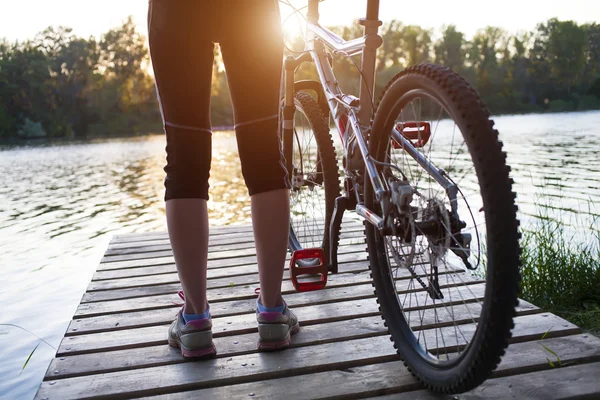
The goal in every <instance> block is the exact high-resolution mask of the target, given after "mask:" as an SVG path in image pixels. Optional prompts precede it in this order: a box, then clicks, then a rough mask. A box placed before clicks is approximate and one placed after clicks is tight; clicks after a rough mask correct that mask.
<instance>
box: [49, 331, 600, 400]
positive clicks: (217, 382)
mask: <svg viewBox="0 0 600 400" xmlns="http://www.w3.org/2000/svg"><path fill="white" fill-rule="evenodd" d="M594 342H595V343H594V345H593V350H592V351H593V352H594V353H595V354H596V355H589V354H587V353H584V352H583V351H582V346H578V347H575V346H574V342H573V341H570V342H569V345H568V347H567V349H566V351H565V352H562V354H566V356H564V358H563V360H565V362H567V361H570V360H580V359H581V354H582V353H584V355H587V356H588V357H597V354H598V347H597V346H598V341H597V340H595V341H594ZM544 344H545V345H546V346H553V347H552V348H553V349H554V348H557V349H558V346H557V343H555V342H554V341H552V342H551V340H546V339H545V340H544ZM586 348H587V349H589V348H590V346H589V342H588V343H587V346H586ZM535 349H537V354H536V351H535ZM515 350H517V353H518V354H517V357H516V358H517V359H518V360H519V361H518V367H517V368H515V369H517V370H518V369H521V370H523V369H529V370H531V369H534V370H535V369H536V368H539V369H543V368H547V365H548V364H547V360H546V355H547V353H545V351H544V350H543V348H540V346H539V343H538V342H533V343H531V342H526V345H525V344H524V346H519V348H517V349H515V348H514V347H513V346H510V347H509V349H508V351H507V356H505V359H509V360H510V359H511V357H510V356H508V355H509V353H514V352H515ZM573 350H576V351H575V352H573ZM523 354H527V357H523ZM539 354H541V355H542V359H541V360H540V357H539ZM559 354H560V353H559ZM395 359H397V356H396V355H395V354H394V349H393V347H392V346H391V342H390V341H389V340H388V338H387V337H385V336H378V337H369V338H363V339H357V340H350V341H343V342H333V343H326V344H321V345H315V346H304V347H297V348H292V349H288V350H286V351H285V352H276V353H251V354H244V355H240V356H234V357H229V358H217V359H213V360H207V361H203V362H189V363H179V364H171V365H163V366H158V367H149V368H141V369H135V370H127V371H119V372H109V373H103V374H97V375H90V376H82V377H73V378H67V379H58V380H52V381H45V382H43V383H42V385H41V387H40V390H39V392H38V395H37V398H48V399H50V398H51V397H50V396H51V395H52V394H53V393H54V394H56V396H57V398H61V399H71V398H92V397H99V396H103V397H108V396H110V397H111V398H114V399H121V398H126V397H133V396H145V395H146V396H147V395H155V394H166V393H172V392H176V391H184V390H193V389H201V388H206V387H214V386H226V385H233V384H239V383H246V382H253V381H258V380H261V381H264V380H267V379H277V378H284V377H290V376H296V375H302V374H307V373H318V372H325V371H331V370H339V369H348V368H354V367H359V366H363V365H368V364H375V363H382V362H387V361H392V360H395ZM535 360H539V361H540V364H538V365H532V364H534V361H535ZM512 361H515V357H512ZM260 384H264V382H260ZM315 386H316V387H317V388H318V386H317V385H315ZM306 393H307V392H305V393H304V394H305V395H306ZM309 393H310V392H309ZM188 395H189V394H188ZM58 396H60V397H58ZM286 397H287V396H286ZM210 398H212V397H210Z"/></svg>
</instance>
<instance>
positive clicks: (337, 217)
mask: <svg viewBox="0 0 600 400" xmlns="http://www.w3.org/2000/svg"><path fill="white" fill-rule="evenodd" d="M349 204H350V200H349V199H348V198H347V197H345V196H340V197H338V198H336V199H335V206H334V207H333V216H332V217H331V221H330V222H329V271H330V272H331V273H332V274H337V273H338V262H337V250H338V243H339V242H340V230H341V227H342V218H343V217H344V211H346V210H347V209H348V205H349Z"/></svg>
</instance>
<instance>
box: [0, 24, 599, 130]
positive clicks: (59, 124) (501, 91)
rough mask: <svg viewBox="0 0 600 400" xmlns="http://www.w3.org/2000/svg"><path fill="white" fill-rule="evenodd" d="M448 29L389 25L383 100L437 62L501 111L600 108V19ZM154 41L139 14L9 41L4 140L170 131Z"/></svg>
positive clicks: (348, 75)
mask: <svg viewBox="0 0 600 400" xmlns="http://www.w3.org/2000/svg"><path fill="white" fill-rule="evenodd" d="M331 29H332V30H333V31H334V32H336V33H338V34H339V35H341V36H342V37H343V38H344V39H346V40H350V39H353V38H355V37H359V36H361V35H362V27H361V26H359V25H357V24H355V25H351V26H345V27H333V28H331ZM439 33H440V34H438V35H436V34H434V32H433V31H431V30H427V29H423V28H421V27H419V26H416V25H404V24H403V23H402V22H400V21H397V20H392V21H388V22H386V23H385V24H384V26H383V27H382V30H381V35H382V37H383V39H384V42H383V45H382V47H381V48H380V49H379V52H378V56H377V57H378V60H377V71H376V73H377V86H376V88H375V92H376V98H377V97H379V94H380V93H381V91H382V90H383V87H384V86H385V84H386V83H387V82H388V81H389V80H390V79H391V78H392V77H393V76H394V75H395V74H397V73H398V72H400V71H402V70H403V69H404V68H406V67H408V66H410V65H413V64H416V63H421V62H436V63H438V64H442V65H445V66H448V67H449V68H451V69H453V70H454V71H456V72H457V73H459V74H460V75H462V76H463V77H464V78H465V79H467V80H468V81H469V82H470V83H471V84H473V85H474V86H475V87H476V88H477V90H478V91H479V93H480V95H481V96H482V98H483V100H484V101H485V102H486V104H487V105H488V107H489V108H490V110H491V111H492V112H493V113H522V112H540V111H551V112H552V111H570V110H590V109H599V108H600V78H599V76H600V25H598V24H597V23H592V24H584V25H577V24H576V23H574V22H573V21H559V20H558V19H550V20H548V21H547V22H545V23H542V24H539V25H538V26H537V27H536V29H535V30H534V31H532V32H519V33H517V34H510V33H509V32H506V31H504V30H502V29H500V28H497V27H486V28H484V29H481V30H479V31H478V32H477V33H476V34H475V35H474V37H473V38H472V39H471V40H467V38H466V37H465V35H464V34H463V33H462V32H460V31H458V30H457V28H456V27H455V26H453V25H450V26H445V27H443V28H442V30H441V32H439ZM436 37H437V38H438V39H435V38H436ZM434 39H435V40H434ZM288 41H289V43H288V46H289V47H291V48H292V49H294V50H296V51H300V50H303V48H304V42H303V40H302V38H298V37H296V38H290V39H289V40H288ZM145 43H146V41H145V38H144V37H142V36H141V35H140V34H139V32H137V30H136V28H135V25H134V23H133V21H132V19H131V18H129V19H127V20H126V21H124V22H123V24H122V25H121V26H119V27H116V28H114V29H111V30H110V31H108V32H106V33H105V34H104V35H102V36H101V37H100V38H98V39H96V38H94V37H90V38H87V39H86V38H80V37H77V36H75V35H74V34H73V33H72V31H71V29H69V28H65V27H60V26H59V27H49V28H47V29H46V30H44V31H43V32H40V33H39V34H37V35H36V36H35V37H34V38H33V39H32V40H29V41H25V42H22V43H18V42H17V43H8V42H7V41H6V40H0V141H6V140H10V139H18V138H21V137H27V138H30V137H48V138H53V137H67V138H71V137H87V136H106V135H127V134H135V133H138V132H147V131H160V130H161V118H160V112H159V107H158V104H157V101H156V91H155V87H154V80H153V78H152V77H151V75H150V74H149V69H150V62H149V61H150V60H149V55H148V49H147V47H146V45H145ZM355 64H356V65H360V58H359V57H355V58H354V61H352V60H350V59H348V57H346V56H344V55H336V56H334V58H333V67H334V70H335V72H336V76H337V77H338V80H339V83H340V86H341V87H342V89H343V90H344V91H345V92H347V93H350V94H355V95H358V92H359V77H360V75H359V73H358V71H357V68H356V65H355ZM296 78H297V79H313V80H315V79H318V76H317V74H316V71H315V69H314V66H313V65H311V64H310V63H305V64H303V65H302V66H301V67H300V68H299V69H298V71H297V72H296ZM375 100H376V99H375ZM211 117H212V122H213V125H215V126H230V125H233V112H232V107H231V100H230V97H229V91H228V87H227V80H226V74H225V71H224V69H223V65H222V57H221V55H220V53H219V51H218V49H217V50H216V51H215V68H214V73H213V89H212V108H211ZM34 122H39V123H40V124H41V125H39V126H38V125H35V124H34Z"/></svg>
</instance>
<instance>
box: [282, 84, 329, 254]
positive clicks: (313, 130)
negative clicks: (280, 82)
mask: <svg viewBox="0 0 600 400" xmlns="http://www.w3.org/2000/svg"><path fill="white" fill-rule="evenodd" d="M294 101H295V105H296V115H295V117H294V139H293V141H294V143H293V149H294V151H293V159H292V172H291V182H292V188H291V192H290V234H289V249H290V252H294V251H296V250H301V249H307V248H318V247H320V248H323V250H324V253H325V254H326V255H327V254H329V246H330V243H329V221H330V220H331V216H332V214H333V208H334V204H335V199H336V197H338V196H339V195H340V194H339V193H340V192H339V190H340V189H339V177H338V176H339V175H338V166H337V160H336V156H335V149H334V147H333V141H332V139H331V135H330V133H329V125H328V123H327V120H326V118H325V116H324V115H323V112H322V111H321V109H320V107H319V105H318V104H317V102H316V101H315V100H314V99H313V98H312V97H311V96H310V95H309V94H308V93H304V92H298V93H296V94H295V95H294ZM303 263H304V264H310V261H304V262H303Z"/></svg>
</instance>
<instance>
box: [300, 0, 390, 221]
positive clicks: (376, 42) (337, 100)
mask: <svg viewBox="0 0 600 400" xmlns="http://www.w3.org/2000/svg"><path fill="white" fill-rule="evenodd" d="M378 15H379V0H368V2H367V18H365V19H361V20H359V23H360V24H361V25H363V26H364V27H365V28H364V33H365V34H364V36H363V37H362V38H358V39H354V40H351V41H348V42H347V41H345V40H343V39H342V38H340V37H339V36H338V35H336V34H335V33H333V32H331V31H330V30H329V29H327V28H325V27H323V26H321V25H320V24H319V0H308V18H307V25H306V28H307V29H306V38H305V41H306V50H307V51H308V52H310V55H311V57H312V59H313V61H314V63H315V67H316V69H317V73H318V74H319V79H320V81H321V85H322V86H323V89H324V92H325V97H326V99H327V104H328V105H329V109H330V111H331V113H332V115H333V117H334V121H335V124H336V126H337V128H338V131H339V132H340V135H341V139H342V142H343V144H344V147H345V150H346V154H348V148H347V146H348V144H350V143H351V142H352V141H353V140H356V142H357V144H358V148H359V149H360V152H361V154H362V157H363V160H364V162H365V166H366V170H367V173H368V174H369V178H370V180H371V184H372V185H373V188H374V191H375V195H376V198H377V199H378V200H380V199H382V196H383V193H384V192H385V189H384V186H383V182H382V181H381V178H380V176H379V173H378V172H377V168H376V166H375V163H373V161H372V160H371V158H370V157H369V150H368V146H367V143H366V132H367V130H368V128H369V125H370V121H371V117H372V116H373V103H372V99H373V97H374V96H375V90H374V88H375V63H376V60H377V49H378V48H379V47H380V46H381V44H382V43H383V40H382V39H381V36H379V34H378V33H379V27H380V26H381V21H379V19H378ZM326 48H327V49H329V50H330V51H331V52H332V53H334V54H336V53H338V54H344V55H346V56H353V55H358V54H362V66H361V77H360V81H361V85H360V95H359V98H358V104H359V106H358V109H356V107H355V106H353V105H352V99H353V98H352V97H351V96H346V95H344V93H342V91H341V89H340V86H339V84H338V81H337V79H336V78H335V75H334V73H333V70H332V68H331V65H330V63H329V60H328V58H327V55H326V53H325V49H326ZM343 113H346V115H347V117H348V127H344V126H341V125H340V118H339V117H340V116H341V115H342V114H343ZM347 128H349V129H347ZM360 214H361V215H362V214H363V213H360ZM364 214H365V215H363V216H364V217H365V218H367V219H369V218H368V215H369V214H367V213H364ZM371 215H374V214H371ZM372 222H375V221H372ZM376 222H377V224H379V223H380V221H376Z"/></svg>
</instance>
